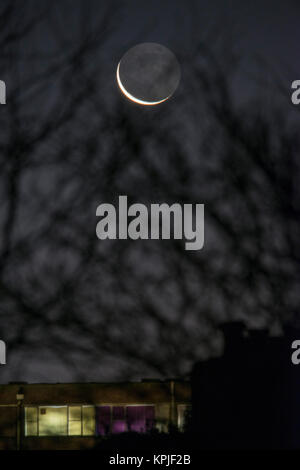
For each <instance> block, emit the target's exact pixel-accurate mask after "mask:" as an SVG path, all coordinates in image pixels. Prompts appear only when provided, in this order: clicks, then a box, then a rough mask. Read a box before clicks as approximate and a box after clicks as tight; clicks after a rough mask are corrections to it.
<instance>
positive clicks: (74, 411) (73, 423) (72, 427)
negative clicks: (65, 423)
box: [69, 406, 81, 436]
mask: <svg viewBox="0 0 300 470" xmlns="http://www.w3.org/2000/svg"><path fill="white" fill-rule="evenodd" d="M80 435H81V406H69V436H80Z"/></svg>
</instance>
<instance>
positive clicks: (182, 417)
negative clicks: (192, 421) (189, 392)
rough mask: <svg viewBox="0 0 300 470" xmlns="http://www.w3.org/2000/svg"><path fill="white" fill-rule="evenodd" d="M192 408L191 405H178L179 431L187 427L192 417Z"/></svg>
mask: <svg viewBox="0 0 300 470" xmlns="http://www.w3.org/2000/svg"><path fill="white" fill-rule="evenodd" d="M191 410H192V407H191V405H178V407H177V412H178V429H179V431H181V432H183V431H184V430H185V427H186V425H187V424H188V420H189V418H190V414H191Z"/></svg>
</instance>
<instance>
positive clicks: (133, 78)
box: [117, 42, 180, 106]
mask: <svg viewBox="0 0 300 470" xmlns="http://www.w3.org/2000/svg"><path fill="white" fill-rule="evenodd" d="M179 81H180V67H179V64H178V62H177V59H176V57H175V55H174V54H173V53H172V52H171V51H170V50H169V49H167V48H166V47H164V46H162V45H161V44H156V43H152V42H147V43H142V44H138V45H137V46H134V47H132V48H131V49H129V51H128V52H126V54H125V55H124V56H123V57H122V59H121V60H120V62H119V64H118V67H117V82H118V85H119V87H120V90H121V91H122V93H123V94H124V95H125V96H126V97H127V98H128V99H130V100H131V101H134V102H135V103H138V104H140V105H144V106H154V105H157V104H160V103H163V102H164V101H166V100H167V99H168V98H170V97H171V96H172V95H173V93H174V92H175V90H176V88H177V87H178V84H179Z"/></svg>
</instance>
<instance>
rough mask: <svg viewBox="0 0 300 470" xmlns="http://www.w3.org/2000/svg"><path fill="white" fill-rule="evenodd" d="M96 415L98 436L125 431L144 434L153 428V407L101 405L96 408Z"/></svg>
mask: <svg viewBox="0 0 300 470" xmlns="http://www.w3.org/2000/svg"><path fill="white" fill-rule="evenodd" d="M96 414H97V418H96V423H97V425H96V432H97V435H100V436H104V435H107V434H110V433H113V434H117V433H121V432H126V431H131V432H138V433H145V432H148V431H150V430H151V429H153V428H154V418H155V409H154V405H129V406H119V405H117V406H112V405H103V406H97V408H96Z"/></svg>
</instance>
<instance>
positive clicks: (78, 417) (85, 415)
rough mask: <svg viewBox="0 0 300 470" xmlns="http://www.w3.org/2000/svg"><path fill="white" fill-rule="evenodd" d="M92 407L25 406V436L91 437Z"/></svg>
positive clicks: (92, 428) (93, 412)
mask: <svg viewBox="0 0 300 470" xmlns="http://www.w3.org/2000/svg"><path fill="white" fill-rule="evenodd" d="M94 434H95V407H94V406H39V407H34V406H27V407H25V436H68V435H69V436H92V435H94Z"/></svg>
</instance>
